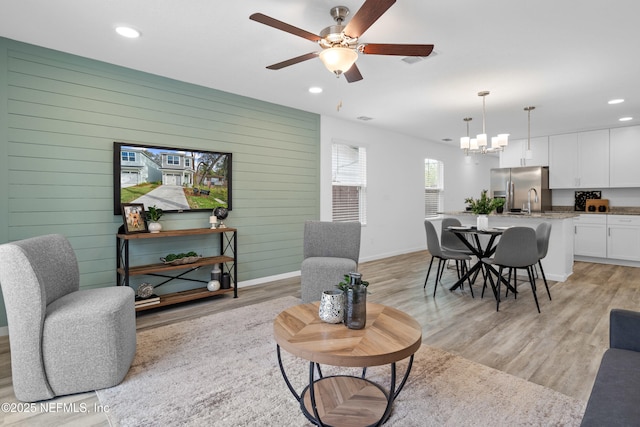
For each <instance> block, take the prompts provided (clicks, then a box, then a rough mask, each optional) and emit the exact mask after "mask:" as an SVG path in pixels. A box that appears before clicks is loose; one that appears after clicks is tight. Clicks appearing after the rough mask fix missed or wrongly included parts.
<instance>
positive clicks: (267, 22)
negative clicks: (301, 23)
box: [249, 13, 320, 42]
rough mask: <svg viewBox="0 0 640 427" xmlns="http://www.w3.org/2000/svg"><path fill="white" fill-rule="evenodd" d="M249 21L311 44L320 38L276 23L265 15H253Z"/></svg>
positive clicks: (284, 24) (279, 22)
mask: <svg viewBox="0 0 640 427" xmlns="http://www.w3.org/2000/svg"><path fill="white" fill-rule="evenodd" d="M249 19H251V20H253V21H256V22H259V23H261V24H264V25H268V26H270V27H273V28H275V29H277V30H281V31H284V32H287V33H290V34H293V35H294V36H298V37H302V38H303V39H307V40H311V41H312V42H317V41H318V40H320V36H318V35H315V34H313V33H310V32H308V31H305V30H302V29H300V28H298V27H294V26H293V25H289V24H287V23H285V22H282V21H278V20H277V19H274V18H271V17H270V16H267V15H263V14H262V13H254V14H253V15H251V16H250V17H249Z"/></svg>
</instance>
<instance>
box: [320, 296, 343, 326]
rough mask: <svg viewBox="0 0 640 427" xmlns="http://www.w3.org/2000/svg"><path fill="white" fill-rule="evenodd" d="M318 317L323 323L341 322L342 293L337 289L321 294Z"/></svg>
mask: <svg viewBox="0 0 640 427" xmlns="http://www.w3.org/2000/svg"><path fill="white" fill-rule="evenodd" d="M318 316H320V320H322V321H323V322H327V323H340V322H342V320H343V319H344V292H342V291H341V290H339V289H336V290H332V291H324V292H322V297H321V298H320V307H319V308H318Z"/></svg>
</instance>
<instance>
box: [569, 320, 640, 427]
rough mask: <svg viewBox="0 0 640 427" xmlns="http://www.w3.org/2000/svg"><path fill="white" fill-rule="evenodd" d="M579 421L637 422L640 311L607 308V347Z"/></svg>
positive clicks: (592, 423)
mask: <svg viewBox="0 0 640 427" xmlns="http://www.w3.org/2000/svg"><path fill="white" fill-rule="evenodd" d="M581 425H582V426H598V427H600V426H637V425H640V313H638V312H635V311H629V310H620V309H614V310H611V313H610V324H609V349H608V350H607V351H606V352H605V353H604V355H603V356H602V362H600V368H599V369H598V374H597V375H596V380H595V382H594V384H593V389H592V390H591V395H590V396H589V401H588V402H587V408H586V410H585V413H584V417H583V419H582V424H581Z"/></svg>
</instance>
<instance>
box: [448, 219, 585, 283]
mask: <svg viewBox="0 0 640 427" xmlns="http://www.w3.org/2000/svg"><path fill="white" fill-rule="evenodd" d="M442 215H443V216H445V217H453V218H457V219H459V220H460V222H461V223H462V225H470V226H475V225H476V218H477V215H475V214H473V213H471V212H443V213H442ZM576 216H577V214H576V213H574V212H548V213H547V212H543V213H539V212H538V213H536V212H534V213H532V214H520V213H518V214H509V213H503V214H491V215H488V217H489V227H509V226H517V227H531V228H534V229H535V228H536V227H537V226H538V225H539V224H540V223H543V222H549V223H551V236H550V238H549V250H548V252H547V256H546V257H545V258H544V259H543V260H542V267H543V268H544V272H545V275H546V277H547V279H548V280H555V281H556V282H564V281H565V280H567V278H568V277H569V276H570V275H571V274H572V273H573V234H574V227H573V218H574V217H576ZM436 229H439V227H436Z"/></svg>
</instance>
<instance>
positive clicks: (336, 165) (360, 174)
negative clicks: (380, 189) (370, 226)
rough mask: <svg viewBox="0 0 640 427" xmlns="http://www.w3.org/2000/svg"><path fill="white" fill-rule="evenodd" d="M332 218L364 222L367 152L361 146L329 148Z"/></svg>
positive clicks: (339, 145)
mask: <svg viewBox="0 0 640 427" xmlns="http://www.w3.org/2000/svg"><path fill="white" fill-rule="evenodd" d="M331 154H332V155H331V183H332V187H333V221H336V222H343V221H359V222H360V223H361V224H366V223H367V209H366V207H367V203H366V201H367V198H366V193H367V191H366V190H367V153H366V149H365V148H364V147H356V146H353V145H347V144H333V145H332V147H331Z"/></svg>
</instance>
